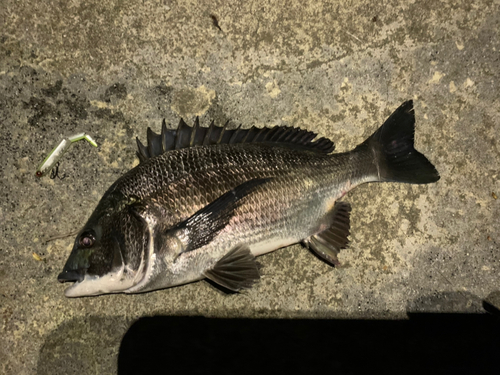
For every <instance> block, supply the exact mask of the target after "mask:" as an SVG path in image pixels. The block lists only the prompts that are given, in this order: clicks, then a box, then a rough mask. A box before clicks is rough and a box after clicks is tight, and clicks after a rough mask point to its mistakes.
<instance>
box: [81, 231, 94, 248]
mask: <svg viewBox="0 0 500 375" xmlns="http://www.w3.org/2000/svg"><path fill="white" fill-rule="evenodd" d="M79 242H80V245H82V246H83V247H92V245H93V244H94V242H95V237H94V235H93V234H92V233H90V232H84V233H82V235H81V236H80V241H79Z"/></svg>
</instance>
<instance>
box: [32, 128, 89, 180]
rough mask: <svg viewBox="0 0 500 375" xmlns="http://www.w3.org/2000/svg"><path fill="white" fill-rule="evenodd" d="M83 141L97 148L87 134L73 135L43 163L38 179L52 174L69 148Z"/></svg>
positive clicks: (58, 146)
mask: <svg viewBox="0 0 500 375" xmlns="http://www.w3.org/2000/svg"><path fill="white" fill-rule="evenodd" d="M82 139H85V140H87V141H88V142H89V143H90V144H91V145H92V146H94V147H97V143H96V142H95V141H94V140H93V139H92V137H91V136H90V135H88V134H85V133H78V134H75V135H72V136H71V137H68V138H64V139H63V140H62V141H61V142H60V143H59V144H58V145H57V146H56V147H55V148H54V149H53V150H52V151H51V152H50V154H49V155H47V157H46V158H45V159H44V161H42V163H41V164H40V166H39V167H38V169H37V170H36V175H37V176H38V177H42V176H44V175H46V174H47V172H50V171H51V169H52V168H54V165H56V164H57V162H58V161H59V159H61V157H62V156H63V154H64V153H65V152H66V151H67V150H68V148H69V147H70V146H71V145H72V144H73V143H74V142H78V141H81V140H82Z"/></svg>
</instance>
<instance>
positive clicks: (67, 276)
mask: <svg viewBox="0 0 500 375" xmlns="http://www.w3.org/2000/svg"><path fill="white" fill-rule="evenodd" d="M85 271H86V269H78V270H69V271H68V270H63V271H62V272H61V273H60V274H59V275H58V276H57V280H58V281H59V282H60V283H67V282H76V283H79V282H82V281H83V279H84V276H85Z"/></svg>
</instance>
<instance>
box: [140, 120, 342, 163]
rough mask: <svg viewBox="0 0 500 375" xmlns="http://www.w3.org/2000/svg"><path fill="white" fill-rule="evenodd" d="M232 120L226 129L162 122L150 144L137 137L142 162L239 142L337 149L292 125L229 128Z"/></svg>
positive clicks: (197, 123) (150, 133) (150, 136)
mask: <svg viewBox="0 0 500 375" xmlns="http://www.w3.org/2000/svg"><path fill="white" fill-rule="evenodd" d="M228 123H229V121H228V122H226V124H225V125H224V126H222V127H221V126H216V125H215V124H214V122H213V121H212V123H211V124H210V126H209V127H208V128H205V127H202V126H200V121H199V119H198V117H196V120H195V122H194V126H193V127H191V126H189V125H188V124H186V123H185V122H184V120H183V119H181V120H180V122H179V126H178V127H177V129H173V130H171V129H167V126H166V124H165V120H163V122H162V126H161V134H156V133H155V132H153V131H152V130H151V128H148V130H147V140H148V142H147V144H146V146H144V145H143V144H142V143H141V141H139V138H137V139H136V140H137V149H138V150H137V156H138V157H139V159H140V161H141V163H142V162H143V161H145V160H147V159H149V158H152V157H154V156H158V155H161V154H163V153H164V152H167V151H171V150H178V149H181V148H186V147H194V146H206V145H214V144H237V143H267V144H271V143H272V144H276V145H281V146H288V147H296V148H299V149H306V150H310V151H315V152H319V153H322V154H328V153H330V152H332V151H333V150H334V148H335V146H334V144H333V142H332V141H330V140H329V139H327V138H319V139H317V140H316V141H314V142H313V139H314V138H316V133H313V132H311V131H308V130H303V129H300V128H292V127H289V126H274V127H272V128H268V127H265V128H257V127H255V126H252V127H251V128H250V129H241V125H240V126H238V128H236V129H231V130H228V129H227V125H228Z"/></svg>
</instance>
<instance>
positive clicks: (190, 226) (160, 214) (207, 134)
mask: <svg viewBox="0 0 500 375" xmlns="http://www.w3.org/2000/svg"><path fill="white" fill-rule="evenodd" d="M414 131H415V115H414V111H413V104H412V102H411V101H408V102H406V103H404V104H402V105H401V106H400V107H399V108H398V109H397V110H396V111H395V112H394V113H393V114H392V115H391V116H390V117H389V118H388V119H387V121H386V122H385V123H384V124H383V125H382V127H380V128H379V129H378V130H377V131H376V132H375V133H374V134H373V135H372V136H371V137H370V138H368V139H367V140H366V141H365V142H363V143H361V144H360V145H359V146H357V147H356V148H355V149H354V150H352V151H350V152H345V153H337V154H332V153H331V152H332V151H333V149H334V145H333V143H332V142H331V141H330V140H328V139H326V138H319V139H318V140H316V141H313V139H314V138H315V137H316V134H315V133H312V132H310V131H306V130H301V129H295V128H290V127H284V126H276V127H273V128H263V129H258V128H255V127H253V128H251V129H247V130H244V129H240V128H238V129H233V130H226V129H225V128H221V127H217V126H214V125H213V123H212V124H211V125H210V127H208V128H204V127H200V126H199V123H198V120H196V122H195V124H194V127H190V126H188V125H186V124H185V123H184V121H182V120H181V121H180V124H179V126H178V128H177V129H176V130H167V128H166V126H165V123H163V126H162V131H161V134H155V133H153V132H152V131H151V129H148V142H147V145H146V146H143V145H142V144H141V143H140V142H139V141H138V142H137V143H138V148H139V151H138V156H139V159H140V161H141V162H140V164H139V165H138V166H137V167H135V168H133V169H132V170H130V171H129V172H128V173H126V174H125V175H124V176H122V177H120V178H119V179H118V180H117V181H116V182H115V183H114V184H113V185H112V186H111V187H110V188H109V189H108V191H107V192H106V193H105V194H104V196H103V197H102V199H101V201H100V202H99V204H98V205H97V208H96V209H95V211H94V212H93V214H92V216H91V217H90V219H89V220H88V222H87V224H86V225H85V226H84V227H83V229H82V230H81V231H80V233H79V234H78V236H77V238H76V240H75V243H74V247H73V250H72V252H71V254H70V256H69V259H68V261H67V262H66V265H65V266H64V269H63V271H62V273H61V274H60V275H59V276H58V279H59V281H61V282H74V283H73V285H71V286H70V287H69V288H68V289H66V296H68V297H80V296H90V295H98V294H104V293H120V292H124V293H140V292H146V291H151V290H155V289H161V288H168V287H171V286H175V285H180V284H185V283H189V282H192V281H196V280H200V279H204V278H208V279H210V280H212V281H213V282H215V283H216V284H219V285H221V286H222V287H224V288H227V289H229V290H232V291H239V290H241V289H244V288H249V287H250V286H251V285H252V284H253V283H254V282H255V281H257V280H258V279H259V277H260V276H259V268H258V266H257V263H256V260H255V257H256V256H258V255H262V254H266V253H268V252H271V251H273V250H276V249H279V248H281V247H285V246H289V245H292V244H295V243H298V242H302V243H303V244H305V246H307V247H308V248H309V249H311V250H312V251H314V252H315V253H316V254H317V255H318V256H319V257H320V258H322V259H323V260H325V261H326V262H327V263H329V264H331V265H336V264H338V260H337V254H338V253H339V251H340V249H341V248H344V247H345V246H346V245H347V242H348V235H349V214H350V211H351V207H350V205H349V204H348V203H346V202H342V201H339V200H340V199H341V198H342V197H343V196H344V195H345V194H346V193H347V192H348V191H349V190H351V189H353V188H354V187H356V186H358V185H360V184H362V183H365V182H381V181H384V182H403V183H410V184H426V183H430V182H435V181H437V180H439V174H438V172H437V171H436V169H435V168H434V166H433V165H432V164H431V163H430V162H429V160H427V158H426V157H425V156H423V155H422V154H420V153H419V152H418V151H416V150H415V149H414V145H413V143H414ZM312 261H315V260H314V259H312Z"/></svg>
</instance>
